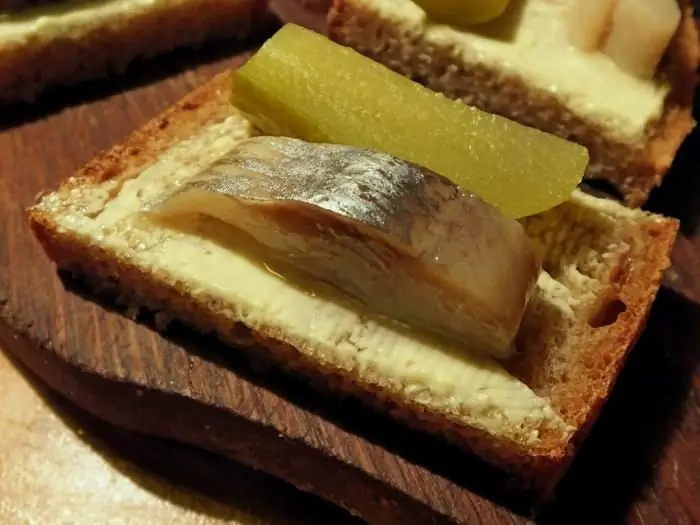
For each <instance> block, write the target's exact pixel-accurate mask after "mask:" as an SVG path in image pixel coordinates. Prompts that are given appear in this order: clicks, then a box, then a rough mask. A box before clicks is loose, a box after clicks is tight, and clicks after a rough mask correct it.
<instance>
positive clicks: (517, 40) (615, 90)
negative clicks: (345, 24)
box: [359, 0, 670, 144]
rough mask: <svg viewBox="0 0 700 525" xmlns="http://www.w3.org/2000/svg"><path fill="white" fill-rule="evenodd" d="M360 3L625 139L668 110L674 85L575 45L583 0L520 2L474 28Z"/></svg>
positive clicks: (391, 4)
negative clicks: (572, 20) (573, 29)
mask: <svg viewBox="0 0 700 525" xmlns="http://www.w3.org/2000/svg"><path fill="white" fill-rule="evenodd" d="M359 1H360V2H364V3H368V4H371V7H374V8H379V9H380V10H381V12H382V13H383V14H384V15H385V16H386V17H390V18H391V19H392V20H395V21H396V23H397V24H400V25H401V26H403V27H407V28H408V29H413V28H420V30H421V33H422V34H423V35H424V37H425V39H426V40H427V41H428V42H429V43H433V44H438V45H449V46H452V47H453V48H454V49H455V50H456V52H457V53H459V54H460V55H461V56H462V57H463V59H464V61H465V62H466V63H468V64H469V63H478V64H484V65H487V66H491V67H493V68H494V69H497V70H499V71H503V72H505V73H508V74H511V75H515V76H518V77H520V78H522V79H523V80H524V81H525V82H526V83H527V84H528V85H530V86H533V87H535V88H537V89H540V90H543V91H546V92H548V93H550V94H552V95H554V96H556V97H557V98H558V99H559V100H561V101H562V102H563V103H564V105H566V106H567V107H568V108H570V109H571V110H572V111H573V112H574V113H576V114H577V115H581V116H583V117H585V118H587V119H588V120H590V121H591V122H593V123H594V124H598V125H600V126H601V128H602V129H603V130H604V131H605V132H606V134H608V135H609V136H610V137H611V138H613V139H616V140H619V141H621V142H624V143H629V144H636V143H638V142H641V141H642V140H643V139H644V138H645V134H646V132H647V129H648V127H649V126H650V125H651V124H653V123H655V122H656V121H658V119H659V118H660V117H661V115H662V113H663V105H664V101H665V98H666V95H667V94H668V92H669V89H670V88H669V85H668V83H667V82H664V81H660V80H644V79H640V78H638V77H635V76H633V75H630V74H628V73H626V72H624V71H623V70H622V69H620V68H619V67H618V66H617V65H616V64H615V63H614V62H613V61H612V59H610V58H609V57H608V56H606V55H604V54H603V53H601V52H591V53H584V52H582V51H579V50H578V49H576V48H575V47H574V46H572V45H571V44H570V41H569V38H568V35H567V27H566V24H567V22H566V15H567V11H568V10H570V9H571V7H572V5H573V4H574V2H575V1H576V0H513V1H512V2H511V5H510V6H509V7H508V9H507V10H506V13H505V14H504V15H503V16H502V17H500V18H499V19H497V20H495V21H493V22H490V23H487V24H483V25H478V26H474V29H464V28H459V29H456V28H453V27H450V26H448V25H441V24H435V23H431V21H430V20H429V18H428V16H427V15H426V13H425V12H424V11H423V10H422V9H421V8H420V7H418V6H417V5H416V4H415V3H414V2H413V1H412V0H359Z"/></svg>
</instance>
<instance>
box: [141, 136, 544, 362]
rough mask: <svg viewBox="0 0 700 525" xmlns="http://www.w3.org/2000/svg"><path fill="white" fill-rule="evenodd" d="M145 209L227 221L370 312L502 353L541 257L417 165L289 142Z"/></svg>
mask: <svg viewBox="0 0 700 525" xmlns="http://www.w3.org/2000/svg"><path fill="white" fill-rule="evenodd" d="M144 210H145V211H151V212H157V213H159V214H165V215H168V214H173V213H174V214H182V213H192V212H195V213H202V214H204V215H210V216H213V217H215V218H218V219H221V220H223V221H225V222H228V223H230V224H232V225H234V226H236V227H238V228H240V229H241V230H243V231H244V232H247V233H248V234H250V235H252V236H253V237H255V239H256V240H257V241H258V242H259V243H261V244H262V245H264V246H265V247H267V249H269V250H271V252H270V253H271V254H273V257H274V258H275V259H280V260H283V261H284V262H285V263H286V264H291V265H293V266H294V267H296V268H298V269H300V270H302V271H303V272H305V273H307V274H311V275H312V276H313V277H314V278H316V279H320V280H321V281H322V282H324V283H328V284H330V285H332V286H333V287H334V288H336V289H339V290H340V291H342V292H343V293H344V294H346V295H348V296H349V297H352V298H354V299H355V300H356V301H359V302H361V303H362V304H363V305H365V306H366V307H367V308H368V309H369V310H372V311H373V312H375V313H376V314H379V315H381V316H385V317H388V318H391V319H393V320H396V321H399V322H402V323H405V324H407V325H408V326H417V327H420V328H424V329H427V330H428V331H430V332H432V333H435V334H439V335H441V336H446V337H448V338H450V339H457V340H459V341H460V342H462V343H464V344H465V345H467V346H469V347H470V348H471V349H473V350H476V351H481V352H485V353H487V354H490V355H491V356H493V357H496V358H503V357H507V356H509V355H510V354H511V353H512V351H513V345H512V343H513V340H514V338H515V335H516V333H517V330H518V327H519V325H520V321H521V319H522V316H523V313H524V311H525V306H526V304H527V301H528V300H529V297H530V294H531V292H532V290H533V289H534V287H535V285H536V282H537V276H538V274H539V270H540V259H539V258H538V256H537V255H536V253H535V251H534V248H533V246H532V244H531V241H530V239H529V238H528V237H527V236H526V234H525V231H524V230H523V228H522V226H521V225H520V224H519V223H518V222H517V221H515V220H513V219H510V218H508V217H505V216H504V215H503V214H501V213H500V212H499V211H498V210H497V209H496V208H494V207H493V206H491V205H489V204H487V203H485V202H484V201H483V200H482V199H480V198H479V197H478V196H476V195H474V194H472V193H469V192H468V191H466V190H464V189H462V188H460V187H459V186H457V185H455V184H454V183H452V182H451V181H449V180H448V179H447V178H445V177H442V176H440V175H438V174H436V173H434V172H432V171H430V170H428V169H426V168H423V167H421V166H418V165H416V164H413V163H410V162H406V161H403V160H400V159H397V158H395V157H393V156H391V155H387V154H384V153H379V152H376V151H371V150H367V149H362V148H355V147H350V146H341V145H333V144H314V143H308V142H304V141H301V140H297V139H291V138H285V137H255V138H252V139H248V140H246V141H244V142H241V143H240V144H239V145H238V146H237V147H236V148H235V149H234V150H232V151H231V152H230V153H229V154H228V155H226V156H225V157H224V158H223V159H221V160H219V161H217V162H216V163H214V164H213V165H212V166H210V167H209V168H207V169H205V170H204V171H202V172H201V173H200V174H198V175H197V176H195V177H193V178H192V179H189V180H187V181H186V182H185V183H184V184H183V185H182V186H180V187H179V188H177V189H176V190H175V191H173V192H171V193H168V194H166V195H163V196H161V197H160V198H159V199H158V200H156V201H154V202H151V203H150V204H148V205H147V206H146V207H145V208H144Z"/></svg>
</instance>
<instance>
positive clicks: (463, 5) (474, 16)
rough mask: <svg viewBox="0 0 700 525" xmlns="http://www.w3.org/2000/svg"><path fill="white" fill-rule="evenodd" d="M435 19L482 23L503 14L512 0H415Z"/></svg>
mask: <svg viewBox="0 0 700 525" xmlns="http://www.w3.org/2000/svg"><path fill="white" fill-rule="evenodd" d="M413 1H414V2H415V3H416V4H417V5H419V6H420V7H421V9H423V11H425V12H426V13H427V15H428V16H429V17H430V18H432V19H433V20H434V21H436V22H439V23H441V24H450V25H455V26H461V25H471V24H481V23H484V22H489V21H491V20H494V19H496V18H498V17H499V16H501V15H502V14H503V12H504V11H505V10H506V7H508V4H509V3H510V0H459V1H456V0H413Z"/></svg>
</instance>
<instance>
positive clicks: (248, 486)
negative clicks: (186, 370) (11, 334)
mask: <svg viewBox="0 0 700 525" xmlns="http://www.w3.org/2000/svg"><path fill="white" fill-rule="evenodd" d="M7 355H8V357H9V359H10V361H11V362H12V363H13V364H14V365H15V367H16V368H17V370H19V371H20V373H21V374H22V375H23V376H24V378H25V379H26V380H27V381H29V383H30V385H31V386H32V388H33V389H34V390H35V391H36V392H37V393H38V394H39V395H40V396H41V397H42V398H43V399H44V401H46V402H47V403H48V405H49V406H50V407H51V408H52V409H53V411H54V413H55V414H56V415H57V416H58V417H59V418H60V419H61V421H62V422H63V423H64V424H65V425H66V426H67V427H68V428H70V430H71V431H72V432H73V433H75V435H76V436H77V437H78V438H79V439H81V440H82V441H83V442H85V443H86V444H87V445H89V446H90V448H91V449H92V450H93V451H94V452H95V453H97V454H100V456H101V457H102V458H103V459H105V460H107V461H108V462H109V463H110V464H111V465H112V466H113V467H115V468H116V469H117V470H119V471H120V472H121V473H122V474H124V475H126V476H128V477H129V478H130V479H131V480H132V481H134V482H135V483H136V484H138V485H139V486H140V487H142V488H144V489H145V490H147V491H149V492H152V493H154V494H155V495H156V496H158V497H159V498H163V499H165V500H168V501H170V502H171V503H173V504H175V505H176V506H180V507H184V508H188V509H191V510H195V511H196V512H198V513H200V514H204V515H207V516H210V517H211V518H216V519H219V520H231V519H234V518H235V519H236V522H238V520H239V519H240V520H241V523H247V522H246V521H245V518H246V516H248V515H250V514H252V515H254V517H255V518H256V521H255V523H259V521H258V520H259V519H262V520H263V521H265V522H266V523H277V522H283V523H285V524H289V525H293V524H299V525H301V524H304V525H316V524H318V525H322V524H327V523H333V524H337V525H356V524H359V523H361V522H360V521H358V520H357V519H355V518H352V517H351V516H349V515H348V514H347V513H345V512H344V511H342V510H341V509H339V508H338V507H336V506H334V505H331V504H330V503H327V502H325V501H323V500H321V499H319V498H317V497H315V496H312V495H310V494H307V493H304V492H301V491H299V490H298V489H295V488H294V487H292V486H290V485H288V484H287V483H284V482H283V481H281V480H278V479H275V478H272V477H270V476H267V475H265V474H263V473H261V472H258V471H255V470H253V469H251V468H248V467H246V466H244V465H242V464H240V463H237V462H233V461H230V460H227V459H225V458H222V457H221V456H219V455H216V454H212V453H210V452H206V451H204V450H202V449H199V448H195V447H191V446H187V445H182V444H179V443H176V442H175V441H171V440H164V439H158V438H154V437H149V436H146V435H144V434H140V433H137V432H132V431H129V430H125V429H123V428H121V427H117V426H114V425H111V424H109V423H106V422H105V421H102V420H100V419H98V418H96V417H94V416H92V415H91V414H89V413H87V412H86V411H84V410H82V409H81V408H80V407H78V406H77V405H75V404H73V403H71V402H70V401H68V400H67V399H66V398H65V397H63V396H61V395H59V394H58V393H56V392H55V391H52V390H50V389H48V388H47V387H46V386H45V384H44V383H43V382H42V381H41V380H40V379H39V378H38V377H37V376H36V375H35V374H34V373H33V372H32V371H30V370H29V369H27V368H26V367H25V366H24V365H22V364H21V363H20V362H18V361H17V359H16V358H15V357H14V356H13V355H12V354H7ZM202 431H204V430H202ZM163 482H165V483H170V484H173V485H174V486H175V487H180V488H184V489H187V490H188V491H194V492H198V493H200V494H202V495H204V496H206V497H208V498H211V499H212V500H214V501H215V502H218V503H222V504H223V507H222V506H220V505H211V506H202V505H201V504H202V502H203V499H202V498H197V499H194V498H187V497H183V496H186V495H187V494H186V493H180V492H179V491H178V492H176V491H172V490H167V489H166V488H165V487H164V486H163ZM204 502H206V500H204ZM193 504H195V505H196V506H195V507H192V505H193ZM251 523H252V521H251Z"/></svg>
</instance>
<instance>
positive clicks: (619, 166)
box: [328, 0, 700, 206]
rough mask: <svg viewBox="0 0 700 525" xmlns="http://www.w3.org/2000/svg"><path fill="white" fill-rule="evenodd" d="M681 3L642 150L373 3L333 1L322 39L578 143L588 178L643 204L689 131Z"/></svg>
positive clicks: (686, 22) (690, 58) (693, 62)
mask: <svg viewBox="0 0 700 525" xmlns="http://www.w3.org/2000/svg"><path fill="white" fill-rule="evenodd" d="M679 4H680V5H681V7H682V9H683V19H682V21H681V24H680V26H679V29H678V31H677V32H676V35H675V36H674V38H673V40H672V42H671V44H670V45H669V48H668V50H667V53H666V55H665V57H664V60H663V62H662V65H661V74H662V75H663V76H665V77H666V78H668V79H669V80H670V83H671V85H672V90H671V93H670V94H669V96H668V97H667V99H666V103H665V107H664V113H663V116H662V118H661V120H660V122H658V123H657V124H656V125H654V126H652V127H651V128H650V129H649V130H648V133H647V139H646V141H645V143H644V144H637V145H633V146H631V145H628V144H624V143H621V142H619V141H616V140H614V139H612V138H608V137H607V136H606V130H604V129H602V128H600V126H598V125H596V124H594V123H592V122H590V121H588V120H587V119H586V118H585V117H583V116H580V115H577V114H575V113H574V112H572V111H571V110H570V109H568V108H567V107H566V105H565V104H563V103H562V102H561V101H560V100H559V99H558V98H556V97H555V96H553V95H551V94H549V93H547V92H544V91H541V90H537V89H534V88H533V87H531V86H529V85H528V84H527V83H525V82H524V81H523V80H522V79H521V78H520V77H517V76H514V75H505V74H503V73H502V72H501V71H495V70H493V69H491V68H489V67H487V66H480V65H476V66H475V65H473V64H468V65H467V64H464V63H463V62H462V61H461V60H460V59H459V58H457V54H456V53H455V52H454V50H453V48H452V47H451V46H448V45H435V44H431V43H428V42H427V41H426V40H425V39H424V38H423V35H422V34H421V33H420V31H410V32H407V31H404V30H403V29H402V28H401V27H398V26H397V25H396V24H393V23H392V22H391V21H390V20H387V19H386V18H385V17H383V16H382V14H381V13H380V12H379V10H377V9H374V8H372V7H371V5H365V4H363V3H360V2H357V1H356V0H334V1H333V6H332V8H331V10H330V12H329V15H328V34H329V37H330V38H331V39H333V40H335V41H336V42H338V43H341V44H343V45H346V46H349V47H352V48H354V49H356V50H357V51H359V52H361V53H363V54H364V55H366V56H368V57H370V58H372V59H374V60H376V61H378V62H381V63H382V64H384V65H386V66H388V67H390V68H392V69H393V70H395V71H397V72H398V73H401V74H402V75H405V76H407V77H409V78H411V79H413V80H415V81H417V82H419V83H421V84H423V85H425V86H427V87H430V88H431V89H433V90H435V91H439V92H442V93H444V94H445V95H447V96H449V97H450V98H453V99H461V100H463V101H464V102H465V103H467V104H470V105H474V106H477V107H479V108H481V109H484V110H486V111H488V112H490V113H496V114H499V115H503V116H505V117H508V118H513V119H514V120H518V121H520V122H522V123H524V124H526V125H529V126H532V127H536V128H539V129H542V130H543V131H547V132H549V133H554V134H557V135H559V136H561V137H564V138H566V139H569V140H572V141H574V142H578V143H580V144H583V145H584V146H586V147H588V148H589V151H590V154H591V162H590V165H589V169H588V171H587V177H588V178H590V179H603V180H607V181H608V182H610V183H612V184H613V186H614V187H615V188H616V189H617V190H618V191H619V192H620V193H621V194H622V195H623V196H624V199H625V201H626V203H627V204H629V205H631V206H641V205H643V204H644V203H645V202H646V200H647V199H648V197H649V193H650V192H651V190H652V189H654V188H655V187H656V186H658V185H659V184H660V183H661V181H662V179H663V176H664V175H665V173H666V172H667V171H668V168H669V167H670V165H671V162H672V161H673V158H674V157H675V154H676V151H677V150H678V148H679V147H680V145H681V143H682V142H683V140H684V138H685V137H686V136H687V134H688V133H689V132H690V131H691V130H692V129H693V127H694V125H695V122H694V120H693V118H692V105H693V95H694V91H695V86H696V84H697V74H696V69H697V65H698V60H699V57H700V41H699V40H698V31H697V27H696V23H695V19H694V18H693V9H692V7H691V5H690V3H689V1H688V0H679Z"/></svg>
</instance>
